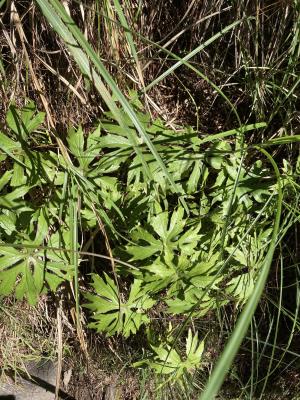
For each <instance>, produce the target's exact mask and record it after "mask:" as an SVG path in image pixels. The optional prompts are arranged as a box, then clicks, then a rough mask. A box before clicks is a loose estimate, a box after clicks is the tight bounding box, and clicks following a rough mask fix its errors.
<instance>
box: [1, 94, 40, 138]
mask: <svg viewBox="0 0 300 400" xmlns="http://www.w3.org/2000/svg"><path fill="white" fill-rule="evenodd" d="M45 115H46V114H45V113H44V112H40V111H37V110H36V105H35V103H34V102H33V101H29V102H28V104H27V105H26V106H24V107H23V108H22V109H21V110H18V109H16V107H14V106H11V107H10V108H9V110H8V113H7V115H6V122H7V125H8V126H9V128H10V129H11V130H12V131H13V132H14V133H15V134H16V135H17V137H18V138H19V139H22V140H26V139H27V137H28V135H29V134H30V133H31V132H34V131H35V130H36V129H37V128H38V127H39V126H40V125H41V124H42V123H43V122H44V119H45Z"/></svg>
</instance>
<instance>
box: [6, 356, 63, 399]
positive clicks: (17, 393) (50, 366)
mask: <svg viewBox="0 0 300 400" xmlns="http://www.w3.org/2000/svg"><path fill="white" fill-rule="evenodd" d="M27 371H28V372H29V374H30V376H31V379H29V377H28V378H27V377H26V375H24V377H22V378H17V381H16V382H13V381H11V382H8V383H4V384H2V385H1V384H0V400H5V399H6V400H54V399H55V382H56V365H55V363H53V362H52V361H41V362H39V363H30V364H29V365H27Z"/></svg>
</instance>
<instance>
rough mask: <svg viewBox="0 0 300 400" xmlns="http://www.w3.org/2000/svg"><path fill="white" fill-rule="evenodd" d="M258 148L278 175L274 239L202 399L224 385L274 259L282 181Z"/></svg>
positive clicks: (210, 396)
mask: <svg viewBox="0 0 300 400" xmlns="http://www.w3.org/2000/svg"><path fill="white" fill-rule="evenodd" d="M257 148H258V147H257ZM258 150H260V151H261V152H262V153H263V154H264V155H265V156H267V158H268V159H269V160H270V162H271V164H272V166H273V168H274V170H275V173H276V177H277V184H278V200H277V210H276V216H275V222H274V228H273V234H272V239H271V243H270V247H269V251H268V253H267V255H266V258H265V260H264V263H263V266H262V270H261V272H260V275H259V277H258V280H257V283H256V285H255V288H254V291H253V293H252V296H251V297H250V299H249V301H248V303H247V304H246V306H245V307H244V310H243V312H242V314H241V315H240V317H239V319H238V322H237V325H236V327H235V329H234V331H233V333H232V335H231V337H230V339H229V341H228V343H227V345H226V347H225V349H224V351H223V353H222V355H221V358H220V359H219V361H218V363H217V365H216V367H215V369H214V371H213V373H212V376H211V377H210V379H209V381H208V384H207V385H206V387H205V389H204V392H203V393H202V395H201V396H200V400H211V399H214V398H215V396H216V395H217V393H218V391H219V389H220V387H221V386H222V383H223V381H224V379H225V377H226V375H227V373H228V370H229V368H230V366H231V364H232V362H233V360H234V357H235V355H236V354H237V352H238V349H239V347H240V345H241V343H242V340H243V339H244V337H245V335H246V333H247V330H248V327H249V325H250V322H251V320H252V317H253V315H254V313H255V310H256V307H257V305H258V302H259V300H260V298H261V295H262V293H263V290H264V287H265V284H266V280H267V277H268V274H269V270H270V267H271V263H272V260H273V254H274V251H275V247H276V242H277V235H278V232H279V226H280V217H281V208H282V197H283V195H282V188H281V182H280V172H279V169H278V167H277V165H276V163H275V161H274V160H273V158H272V156H271V155H270V154H269V153H268V152H267V151H265V150H264V149H260V148H258Z"/></svg>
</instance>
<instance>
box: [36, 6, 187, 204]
mask: <svg viewBox="0 0 300 400" xmlns="http://www.w3.org/2000/svg"><path fill="white" fill-rule="evenodd" d="M36 1H37V3H38V5H39V6H40V8H41V10H42V12H43V13H44V15H45V17H46V18H47V20H48V21H49V23H50V24H51V25H52V26H53V28H54V30H55V31H56V32H57V33H58V34H59V35H60V36H61V37H62V39H63V40H64V42H65V44H66V45H67V47H68V49H69V51H70V53H71V54H72V56H73V57H74V59H75V61H76V62H77V64H78V65H79V67H80V69H81V71H82V72H83V73H84V74H85V75H86V76H88V77H89V78H90V79H91V81H92V82H94V84H95V87H96V89H97V90H98V92H99V93H100V95H101V96H102V98H103V100H104V101H105V103H106V104H107V106H108V108H109V109H110V110H111V112H112V113H113V115H114V117H115V118H116V120H117V121H118V123H119V124H120V126H121V127H122V128H124V131H125V132H126V133H127V135H128V138H129V140H130V141H131V143H132V145H133V147H134V150H135V151H136V153H137V154H138V155H139V156H140V158H141V162H142V164H143V167H144V169H145V172H146V174H147V175H148V177H150V178H151V173H150V170H149V168H148V166H147V164H146V162H145V160H144V157H143V155H142V153H141V151H140V149H139V146H138V145H139V143H138V142H137V140H136V138H135V137H134V136H133V135H132V134H131V132H130V129H129V128H128V126H127V124H126V123H125V121H124V118H123V115H122V113H121V112H120V110H119V109H118V107H117V105H116V103H115V101H114V100H113V98H112V96H111V95H110V93H109V91H108V90H107V88H106V87H105V85H104V83H103V82H102V80H101V78H100V76H102V78H103V79H104V80H105V82H106V83H107V84H108V86H109V88H110V90H111V91H112V93H113V95H114V96H115V98H116V99H117V100H118V101H119V103H120V104H121V106H122V109H123V111H124V112H125V113H126V114H127V115H128V116H129V118H130V120H131V121H132V123H133V125H134V126H135V128H136V129H137V131H138V133H139V135H140V137H141V139H142V141H143V142H145V143H146V145H147V146H148V148H149V150H150V151H151V153H152V154H153V156H154V158H155V159H156V161H157V163H158V164H159V166H160V168H161V169H162V170H163V172H164V174H165V176H166V177H167V179H168V180H169V182H170V184H171V187H172V188H173V190H174V192H175V193H177V194H179V195H180V194H181V193H180V190H179V188H178V187H177V185H176V184H175V182H174V180H173V178H172V177H171V175H170V174H169V172H168V170H167V168H166V166H165V164H164V162H163V161H162V159H161V157H160V155H159V154H158V152H157V150H156V148H155V146H154V145H153V143H152V141H151V139H150V137H149V135H148V134H147V132H146V131H145V129H144V127H143V125H142V124H141V123H140V121H139V119H138V117H137V115H136V113H135V112H134V110H133V108H132V107H131V105H130V104H129V102H128V101H127V99H126V98H125V96H124V95H123V93H122V92H121V91H120V89H119V88H118V86H117V84H116V82H115V81H114V79H113V78H112V76H111V75H110V74H109V73H108V71H107V70H106V68H105V67H104V65H103V63H102V62H101V60H100V59H99V57H98V56H97V54H96V53H95V51H94V50H93V49H92V47H91V46H90V44H89V43H88V42H87V40H86V39H85V37H84V35H83V34H82V32H81V31H80V29H79V28H78V27H77V26H76V24H75V22H74V21H73V20H72V18H71V17H70V16H69V15H68V14H67V13H66V11H65V9H64V7H63V6H62V5H61V4H60V3H59V1H58V0H36ZM98 74H100V76H99V75H98ZM181 202H182V204H183V206H184V207H185V209H186V211H187V212H188V207H187V206H186V203H185V201H184V199H183V198H182V197H181Z"/></svg>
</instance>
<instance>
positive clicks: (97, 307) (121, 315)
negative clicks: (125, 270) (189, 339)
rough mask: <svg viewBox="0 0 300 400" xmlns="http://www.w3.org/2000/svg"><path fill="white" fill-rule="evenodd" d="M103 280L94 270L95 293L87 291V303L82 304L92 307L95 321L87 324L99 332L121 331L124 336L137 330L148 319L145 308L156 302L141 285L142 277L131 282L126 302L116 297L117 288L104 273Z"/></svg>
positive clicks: (111, 333) (147, 321)
mask: <svg viewBox="0 0 300 400" xmlns="http://www.w3.org/2000/svg"><path fill="white" fill-rule="evenodd" d="M104 275H105V280H104V279H102V278H101V277H100V276H98V275H96V274H93V283H92V286H93V288H94V289H95V291H96V295H93V294H90V293H87V294H85V298H86V299H87V300H88V303H87V304H85V305H84V307H86V308H88V309H90V310H92V311H93V317H92V318H93V319H94V320H95V322H92V323H90V324H89V326H90V327H91V328H94V329H96V330H97V331H98V332H106V333H107V335H108V336H111V335H114V334H116V333H122V334H123V335H124V336H125V337H128V336H130V335H131V334H134V333H136V332H137V330H138V329H139V328H140V327H141V325H143V324H148V323H149V322H150V320H149V318H148V316H147V315H146V310H148V309H149V308H151V307H152V306H153V305H154V304H155V300H152V299H151V298H150V297H149V296H148V295H147V294H145V292H144V291H143V290H142V289H141V283H142V282H141V281H140V280H137V279H136V280H135V281H134V282H133V284H132V286H131V290H130V294H129V298H128V300H127V302H123V301H121V300H120V299H119V293H118V288H117V286H116V284H115V283H114V281H113V280H112V279H111V278H110V277H109V276H108V275H107V274H104Z"/></svg>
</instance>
